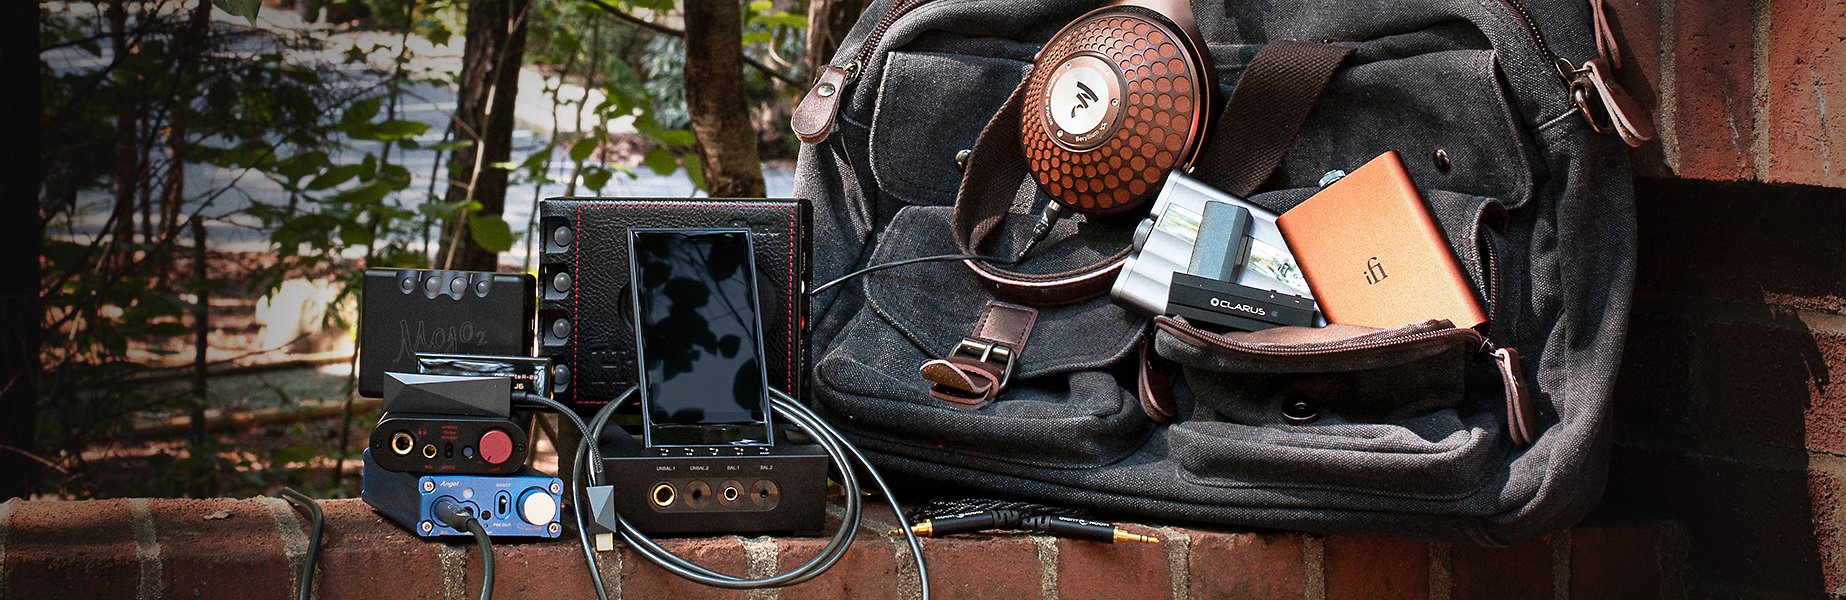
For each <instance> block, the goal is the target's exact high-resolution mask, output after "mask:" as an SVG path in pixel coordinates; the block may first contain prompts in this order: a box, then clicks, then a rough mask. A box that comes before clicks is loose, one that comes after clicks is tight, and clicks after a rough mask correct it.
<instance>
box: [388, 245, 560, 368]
mask: <svg viewBox="0 0 1846 600" xmlns="http://www.w3.org/2000/svg"><path fill="white" fill-rule="evenodd" d="M536 288H537V282H536V281H535V280H534V279H533V278H532V276H531V275H524V274H519V275H515V274H507V273H483V272H475V271H426V270H418V269H366V270H365V284H364V286H363V288H362V290H361V292H360V303H361V307H360V312H359V331H360V337H359V349H360V353H359V395H361V396H366V397H371V398H377V397H378V396H379V394H381V393H383V392H384V382H385V373H386V372H394V373H415V372H417V353H419V352H444V353H451V354H490V355H529V354H531V353H532V312H533V306H532V304H533V297H534V295H535V293H536Z"/></svg>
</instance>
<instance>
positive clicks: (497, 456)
mask: <svg viewBox="0 0 1846 600" xmlns="http://www.w3.org/2000/svg"><path fill="white" fill-rule="evenodd" d="M478 445H479V446H480V447H481V460H485V461H487V464H490V465H497V464H500V463H503V462H506V459H508V458H512V456H513V437H512V436H509V435H507V434H506V432H505V431H501V430H498V429H493V430H489V431H488V432H487V433H483V434H481V442H480V444H478Z"/></svg>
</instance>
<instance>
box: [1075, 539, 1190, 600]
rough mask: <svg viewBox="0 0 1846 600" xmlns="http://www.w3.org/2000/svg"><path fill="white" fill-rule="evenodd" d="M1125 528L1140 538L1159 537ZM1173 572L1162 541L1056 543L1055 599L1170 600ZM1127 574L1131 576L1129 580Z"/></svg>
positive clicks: (1164, 542) (1080, 541)
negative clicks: (1147, 536) (1056, 575)
mask: <svg viewBox="0 0 1846 600" xmlns="http://www.w3.org/2000/svg"><path fill="white" fill-rule="evenodd" d="M1125 528H1126V529H1129V530H1131V531H1132V532H1134V533H1138V534H1141V535H1152V536H1155V537H1160V532H1158V531H1154V530H1152V529H1148V528H1146V527H1139V526H1133V525H1129V526H1125ZM1172 573H1173V571H1172V569H1171V568H1170V567H1169V564H1168V562H1167V547H1166V541H1165V540H1162V543H1159V544H1143V543H1138V542H1124V543H1119V544H1105V543H1102V542H1091V541H1085V540H1071V539H1065V540H1059V541H1058V596H1059V597H1061V598H1111V599H1116V600H1132V599H1136V598H1144V599H1148V600H1153V599H1157V598H1171V597H1172V595H1173V577H1172ZM1129 574H1133V576H1132V577H1128V576H1127V575H1129Z"/></svg>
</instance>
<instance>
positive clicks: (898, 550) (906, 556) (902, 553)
mask: <svg viewBox="0 0 1846 600" xmlns="http://www.w3.org/2000/svg"><path fill="white" fill-rule="evenodd" d="M884 537H885V541H886V543H889V544H891V558H892V559H893V560H895V561H897V569H895V570H896V572H897V597H898V598H902V599H903V600H922V598H923V586H922V584H921V583H919V581H918V579H917V564H916V559H915V558H914V557H912V556H911V555H910V543H909V542H908V541H906V540H905V538H904V537H902V536H898V537H892V536H884ZM929 541H930V540H929V539H927V538H924V539H918V540H917V547H919V548H926V549H927V544H928V543H929ZM925 553H927V550H926V551H925Z"/></svg>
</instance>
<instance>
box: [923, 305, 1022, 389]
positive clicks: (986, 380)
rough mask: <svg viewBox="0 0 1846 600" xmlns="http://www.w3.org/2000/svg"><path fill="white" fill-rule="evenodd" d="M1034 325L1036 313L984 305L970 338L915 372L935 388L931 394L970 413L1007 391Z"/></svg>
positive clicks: (1015, 308) (1017, 307)
mask: <svg viewBox="0 0 1846 600" xmlns="http://www.w3.org/2000/svg"><path fill="white" fill-rule="evenodd" d="M1037 323H1038V309H1035V308H1032V307H1029V306H1020V305H1017V304H1007V303H1005V302H988V303H987V308H986V309H985V310H982V311H981V318H980V320H979V321H975V323H974V332H973V333H972V334H970V335H969V336H968V337H967V338H964V339H962V341H961V343H960V344H957V345H956V346H955V349H954V350H953V351H950V352H949V355H948V356H947V357H945V358H939V359H936V360H932V361H929V362H926V363H923V366H922V368H920V369H918V370H917V371H918V373H919V374H920V375H922V376H923V378H924V379H927V380H929V381H930V383H933V384H935V385H933V386H931V387H930V390H929V395H931V396H934V397H935V398H936V399H937V400H941V401H943V402H947V403H949V404H950V405H952V406H956V407H960V408H966V409H970V410H973V409H978V408H980V407H983V406H987V405H988V404H989V403H991V402H993V401H994V398H997V397H999V395H1000V392H1001V390H1003V389H1005V388H1006V384H1007V380H1009V379H1011V378H1012V375H1013V366H1014V365H1017V364H1018V363H1019V353H1020V352H1023V351H1025V348H1026V340H1029V339H1032V327H1033V326H1034V325H1035V324H1037Z"/></svg>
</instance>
